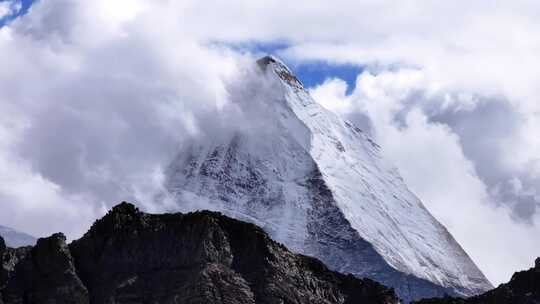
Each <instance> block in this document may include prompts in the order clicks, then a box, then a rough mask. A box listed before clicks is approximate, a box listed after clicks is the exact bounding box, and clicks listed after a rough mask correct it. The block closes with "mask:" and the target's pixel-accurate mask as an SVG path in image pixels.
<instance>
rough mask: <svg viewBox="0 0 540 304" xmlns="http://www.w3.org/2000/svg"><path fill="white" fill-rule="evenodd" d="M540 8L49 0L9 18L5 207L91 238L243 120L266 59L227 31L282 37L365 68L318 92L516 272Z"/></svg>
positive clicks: (501, 265) (2, 105)
mask: <svg viewBox="0 0 540 304" xmlns="http://www.w3.org/2000/svg"><path fill="white" fill-rule="evenodd" d="M17 3H19V2H13V1H7V2H6V1H1V2H0V16H7V14H13V12H14V9H15V10H17V6H16V4H17ZM14 5H15V6H14ZM539 6H540V5H539V4H538V3H536V2H534V1H513V2H507V3H497V5H491V4H485V3H481V4H480V3H471V2H470V1H452V2H448V3H425V2H424V3H422V4H419V3H418V2H408V3H406V4H403V3H397V2H395V1H356V2H354V3H353V2H351V1H344V0H338V1H333V2H332V3H324V2H317V1H316V2H314V1H311V0H299V1H297V2H295V6H294V8H291V7H290V3H288V2H286V1H272V2H268V1H264V2H261V1H233V2H230V1H229V2H220V1H168V0H163V1H144V0H125V1H106V0H97V1H67V0H55V1H53V0H41V1H38V2H36V3H35V4H34V5H33V6H32V7H31V9H30V11H29V12H28V14H26V15H24V16H20V17H17V18H16V19H14V20H12V21H10V23H9V24H8V25H5V26H3V27H2V25H0V53H1V54H2V58H0V66H1V67H2V69H0V112H1V113H2V117H1V118H0V165H1V166H0V173H1V175H0V177H1V178H2V181H3V183H2V186H0V204H1V206H2V212H1V213H0V222H1V223H2V224H5V225H10V226H14V227H15V228H19V229H22V230H26V231H28V232H31V233H34V234H37V235H45V234H49V233H51V232H54V231H57V230H63V231H66V232H67V233H68V234H69V235H70V236H71V237H76V236H78V235H80V233H81V232H82V231H84V230H85V229H86V228H87V227H88V225H89V224H90V222H91V221H92V220H93V219H94V218H95V217H97V216H99V215H100V214H102V213H103V212H104V209H105V208H106V207H108V206H110V204H112V203H115V202H117V201H119V200H123V199H134V200H139V201H149V198H153V197H155V194H156V193H161V190H162V189H161V181H162V179H163V176H162V175H163V172H162V167H163V164H165V163H167V161H168V159H169V158H170V157H172V155H174V153H175V152H176V151H177V147H178V145H179V144H180V143H181V142H182V141H183V140H185V139H186V138H189V137H190V136H203V137H204V136H207V135H209V134H212V133H213V132H216V131H217V130H221V129H223V127H225V128H226V127H227V126H228V125H229V124H232V123H233V122H236V121H241V120H242V119H241V118H245V116H244V117H242V116H241V115H242V111H243V109H242V107H240V106H238V105H236V106H230V104H231V100H230V98H231V93H234V90H235V89H234V88H235V87H234V81H238V79H242V73H249V72H245V71H241V70H242V68H241V67H242V66H243V65H244V63H245V62H247V61H250V60H252V59H253V56H252V55H251V54H249V53H248V54H245V53H242V52H239V51H235V50H234V48H232V49H229V48H227V47H226V46H227V45H238V44H247V45H249V44H265V43H269V44H274V45H280V46H282V47H280V50H279V51H278V52H279V55H281V56H283V57H285V59H286V60H287V61H289V62H291V63H292V64H293V65H294V64H297V63H299V64H309V63H312V62H325V63H327V64H342V63H346V64H352V65H362V67H363V68H364V69H365V72H364V73H362V74H361V75H360V76H359V78H358V83H357V86H356V90H355V91H354V92H353V93H352V94H350V95H348V94H347V93H346V92H347V90H346V89H347V86H346V83H345V82H343V81H340V80H339V79H333V80H328V81H327V82H326V83H325V84H324V85H322V86H320V87H317V88H315V89H314V90H313V94H314V96H315V97H316V99H317V100H319V101H320V102H321V103H323V104H324V106H326V107H328V108H331V109H333V110H334V111H336V112H337V113H339V114H340V115H343V116H345V117H347V118H349V119H351V120H353V121H354V122H355V123H357V124H359V125H360V126H361V127H362V128H364V129H366V130H370V131H371V132H373V133H374V134H375V135H376V137H377V138H378V139H379V141H381V144H382V145H383V147H385V151H387V153H388V155H389V157H391V158H392V159H394V161H395V162H396V164H397V166H398V167H399V169H400V170H401V172H402V173H403V175H404V176H405V178H406V180H407V181H408V183H409V184H410V185H411V188H412V189H413V190H414V191H415V192H417V193H418V195H419V196H420V198H421V199H422V200H423V201H424V202H425V204H426V205H427V207H428V208H429V209H430V210H432V211H433V213H435V215H436V216H437V217H438V218H439V219H441V220H442V221H443V223H444V224H446V225H447V226H448V227H449V229H450V231H451V232H452V233H453V234H454V235H455V236H456V237H457V239H458V240H459V241H460V242H461V243H462V244H463V245H464V247H465V248H466V249H467V251H468V252H469V253H471V255H472V256H473V258H474V259H475V260H476V262H478V263H479V264H480V266H481V267H482V269H483V270H484V271H485V272H486V273H487V274H488V276H489V277H490V279H491V280H493V281H494V282H500V281H502V280H507V279H508V276H509V273H510V272H511V271H514V270H516V269H521V268H526V267H528V265H529V264H530V261H532V257H533V256H534V255H537V254H538V248H536V246H537V244H538V242H534V240H531V236H532V235H533V234H535V233H536V234H537V233H538V225H539V224H538V223H539V220H538V216H539V212H537V211H536V210H537V209H538V208H537V207H538V201H539V197H538V196H539V194H538V193H539V189H538V185H540V183H539V181H540V180H539V178H540V161H539V158H538V155H540V137H538V136H536V134H538V133H539V131H540V119H539V113H540V104H539V103H538V102H537V98H538V96H539V93H540V92H539V90H540V89H539V88H540V85H539V83H538V79H540V74H539V73H540V66H539V65H540V64H539V63H538V60H537V58H538V49H540V22H538V18H537V16H536V15H535V12H536V11H538V8H539ZM0 18H2V17H0ZM336 20H339V22H336ZM244 76H245V75H244ZM231 82H233V85H232V86H231ZM231 90H232V91H231ZM236 93H238V94H240V95H242V94H246V92H242V91H241V90H240V92H238V91H236ZM232 103H233V104H234V102H232ZM238 115H240V116H238ZM404 139H407V141H408V142H410V143H411V144H408V145H404V144H403V142H404ZM434 168H437V169H434ZM148 176H150V177H151V178H146V177H148ZM454 189H459V190H460V191H453V190H454ZM145 207H146V208H147V209H149V210H158V209H160V208H162V207H163V206H159V205H154V204H147V205H146V206H145ZM458 207H459V208H458ZM4 210H5V211H4ZM471 214H478V217H477V218H476V217H472V216H471ZM476 219H478V220H477V221H476V226H474V225H473V224H474V221H475V220H476ZM51 223H53V224H51ZM77 223H78V225H77ZM493 223H497V225H495V224H493ZM467 229H468V230H467ZM511 235H513V237H510V236H511ZM497 238H500V239H497ZM502 240H504V241H505V242H509V244H511V246H506V247H505V246H503V245H502V244H503V241H502ZM516 248H518V249H519V250H517V249H516Z"/></svg>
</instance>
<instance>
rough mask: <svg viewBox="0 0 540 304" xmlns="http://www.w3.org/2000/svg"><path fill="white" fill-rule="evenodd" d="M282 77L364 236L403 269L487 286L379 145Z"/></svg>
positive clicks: (339, 197)
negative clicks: (386, 157)
mask: <svg viewBox="0 0 540 304" xmlns="http://www.w3.org/2000/svg"><path fill="white" fill-rule="evenodd" d="M272 65H275V66H276V67H275V70H276V71H278V72H277V73H278V74H279V73H280V71H282V70H284V69H287V68H286V67H284V66H283V64H282V63H280V62H279V61H276V62H275V63H272ZM287 70H288V69H287ZM282 81H283V82H284V84H285V87H286V88H287V98H286V100H287V101H288V102H289V105H290V107H291V108H292V109H293V111H294V112H295V114H296V115H297V116H298V118H300V120H302V121H303V122H304V123H305V124H306V126H307V127H308V128H309V129H310V130H311V131H312V137H311V147H310V154H311V155H312V157H313V158H314V159H315V161H316V163H317V164H318V166H319V169H320V170H321V173H322V175H323V177H324V179H325V180H326V182H327V185H328V187H329V188H330V189H331V190H332V192H333V194H334V197H335V199H336V202H337V204H338V206H339V207H340V209H341V210H342V211H343V213H344V215H345V217H346V218H347V220H348V221H349V222H350V223H351V225H352V227H353V228H354V229H355V230H356V231H358V233H359V234H360V236H361V237H362V238H364V239H366V240H367V241H368V242H370V243H371V244H373V245H374V247H375V248H376V250H377V251H378V252H379V253H380V254H381V255H382V256H383V257H384V259H385V260H386V261H387V262H388V263H389V264H390V265H391V266H393V267H394V268H396V269H398V270H400V271H402V272H405V273H409V274H413V275H415V276H417V277H420V278H424V279H427V280H429V281H432V282H435V283H437V284H440V285H442V286H454V285H456V286H464V287H465V286H466V287H470V288H471V289H476V288H477V289H478V290H482V289H484V288H488V287H489V286H487V285H486V284H485V283H486V279H485V278H484V276H483V275H482V273H481V272H480V271H479V270H478V268H477V267H476V266H475V265H474V263H473V262H472V261H471V260H470V259H469V257H468V256H467V255H466V253H465V252H464V251H463V250H462V249H461V247H460V246H459V245H458V244H457V242H455V240H454V239H453V238H452V236H451V235H450V234H449V233H448V232H447V230H446V229H445V228H444V227H443V226H442V225H441V224H440V223H438V222H437V220H435V218H433V216H431V214H430V213H429V212H428V211H427V210H426V208H424V206H423V205H422V203H421V202H420V201H419V200H418V198H416V196H414V194H412V193H411V192H410V191H409V190H408V188H407V186H406V185H405V184H404V182H403V180H402V178H401V177H400V176H399V174H398V172H397V170H396V169H395V168H394V167H392V166H390V165H389V164H388V163H386V162H385V161H384V160H383V159H382V158H381V156H380V152H379V147H378V146H377V145H376V144H375V143H374V142H373V141H372V140H371V139H369V138H368V137H367V136H365V135H364V134H362V133H361V132H360V131H359V130H355V129H354V127H353V126H352V125H351V124H350V123H347V122H344V121H342V120H341V119H339V118H338V117H337V116H336V115H335V114H333V113H331V112H329V111H327V110H325V109H324V108H323V107H321V106H320V105H319V104H317V103H316V102H314V101H313V99H312V98H311V96H310V95H309V94H308V93H307V92H306V91H305V90H303V89H301V88H297V87H296V86H292V85H287V84H288V83H289V82H288V81H287V80H286V79H282ZM483 285H485V286H483Z"/></svg>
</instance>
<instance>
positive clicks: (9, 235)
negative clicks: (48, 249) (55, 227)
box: [0, 226, 36, 247]
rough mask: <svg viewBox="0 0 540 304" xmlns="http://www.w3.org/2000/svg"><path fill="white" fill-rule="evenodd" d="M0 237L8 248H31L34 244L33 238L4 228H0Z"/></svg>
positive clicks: (34, 239)
mask: <svg viewBox="0 0 540 304" xmlns="http://www.w3.org/2000/svg"><path fill="white" fill-rule="evenodd" d="M0 236H1V237H3V238H4V240H5V241H6V244H7V246H9V247H21V246H31V245H34V244H35V243H36V238H35V237H33V236H31V235H28V234H26V233H23V232H19V231H17V230H14V229H11V228H8V227H4V226H0Z"/></svg>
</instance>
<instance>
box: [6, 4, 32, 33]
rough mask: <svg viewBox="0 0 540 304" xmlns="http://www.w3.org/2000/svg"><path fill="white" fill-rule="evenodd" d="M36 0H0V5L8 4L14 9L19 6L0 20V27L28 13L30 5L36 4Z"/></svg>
mask: <svg viewBox="0 0 540 304" xmlns="http://www.w3.org/2000/svg"><path fill="white" fill-rule="evenodd" d="M36 1H37V0H0V3H10V5H14V6H15V7H17V6H19V5H20V7H18V9H15V10H13V12H12V13H11V14H7V15H5V16H3V17H1V18H0V27H3V26H4V25H6V24H8V23H9V22H11V21H12V20H13V19H15V18H17V17H19V16H22V15H24V14H26V13H27V12H28V10H29V9H30V7H31V6H32V4H34V2H36Z"/></svg>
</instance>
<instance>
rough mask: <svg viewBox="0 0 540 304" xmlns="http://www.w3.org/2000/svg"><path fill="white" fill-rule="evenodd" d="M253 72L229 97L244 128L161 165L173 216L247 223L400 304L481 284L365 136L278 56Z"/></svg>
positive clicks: (484, 283)
mask: <svg viewBox="0 0 540 304" xmlns="http://www.w3.org/2000/svg"><path fill="white" fill-rule="evenodd" d="M258 65H259V67H260V72H259V73H260V74H261V75H259V76H258V77H250V79H246V81H245V82H244V83H243V84H242V86H243V87H242V88H236V89H235V90H232V93H231V99H232V100H233V101H234V102H236V103H238V105H239V106H240V107H241V108H242V109H243V110H244V112H245V113H246V115H245V117H246V121H245V123H244V124H243V126H244V127H243V128H240V129H239V130H236V131H234V132H229V133H226V132H225V133H223V134H220V136H217V137H216V138H212V139H198V140H193V141H192V142H191V143H190V144H188V145H187V146H186V147H184V148H183V150H182V151H180V153H179V154H178V157H177V158H176V159H175V160H174V162H173V163H172V164H171V166H170V169H169V172H168V189H169V191H170V192H171V193H173V194H174V195H175V197H176V200H177V201H178V204H179V206H180V208H181V209H184V210H193V209H212V210H219V211H222V212H224V213H225V214H227V215H230V216H233V217H237V218H240V219H243V220H248V221H251V222H254V223H256V224H258V225H260V226H262V227H263V228H264V229H265V230H266V231H268V232H269V233H270V234H271V235H272V237H273V238H274V239H276V240H278V241H279V242H282V243H284V244H285V245H287V246H288V247H289V248H290V249H292V250H294V251H296V252H300V253H304V254H307V255H312V256H315V257H318V258H320V259H321V260H323V261H324V262H325V263H326V264H327V265H329V266H330V267H331V268H333V269H335V270H338V271H341V272H347V273H352V274H354V275H357V276H359V277H370V278H373V279H375V280H378V281H380V282H382V283H384V284H386V285H390V286H393V287H394V288H396V292H397V293H398V295H400V296H401V297H402V298H404V299H405V300H412V299H418V298H422V297H430V296H437V295H443V294H444V293H450V294H457V295H464V296H468V295H473V294H477V293H480V292H483V291H486V290H487V289H489V288H491V284H490V283H489V282H488V280H487V279H486V278H485V277H484V275H483V274H482V273H481V271H480V270H479V269H478V268H477V267H476V266H475V264H474V263H473V262H472V260H471V259H470V258H469V257H468V256H467V254H466V253H465V252H464V251H463V249H462V248H461V247H460V246H459V244H458V243H457V242H456V241H455V240H454V238H453V237H452V236H451V235H450V234H449V233H448V231H447V230H446V229H445V228H444V227H443V226H442V225H441V224H440V223H439V222H438V221H437V220H436V219H435V218H434V217H433V216H432V215H431V214H430V213H429V212H428V210H427V209H426V208H425V207H424V206H423V205H422V203H421V202H420V200H419V199H418V198H417V197H416V196H415V195H414V194H413V193H411V192H410V191H409V190H408V188H407V186H406V185H405V183H404V181H403V179H402V178H401V177H400V176H399V173H398V172H397V170H396V169H395V168H394V167H393V166H391V165H390V164H388V163H387V162H386V161H385V160H384V159H382V157H381V153H380V147H379V146H378V145H377V144H376V143H375V142H374V141H373V140H372V139H370V138H369V137H368V136H367V135H366V134H364V133H363V132H362V130H360V129H358V128H356V127H355V126H354V125H352V124H351V123H349V122H346V121H343V120H341V119H340V118H339V117H337V116H336V115H335V114H333V113H331V112H329V111H327V110H325V109H324V108H323V107H322V106H320V105H319V104H318V103H316V102H315V101H314V100H313V99H312V98H311V96H310V95H309V94H308V92H307V91H306V90H305V89H304V88H303V87H302V84H301V83H300V82H299V81H298V80H297V79H296V77H295V76H294V75H292V73H291V72H290V70H289V69H288V68H287V67H286V66H285V65H284V64H283V63H282V62H280V61H279V60H277V59H276V58H274V57H265V58H263V59H260V60H259V61H258ZM404 144H405V143H404Z"/></svg>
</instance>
